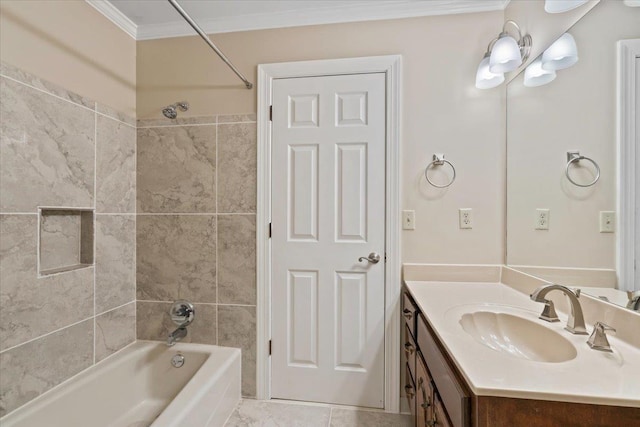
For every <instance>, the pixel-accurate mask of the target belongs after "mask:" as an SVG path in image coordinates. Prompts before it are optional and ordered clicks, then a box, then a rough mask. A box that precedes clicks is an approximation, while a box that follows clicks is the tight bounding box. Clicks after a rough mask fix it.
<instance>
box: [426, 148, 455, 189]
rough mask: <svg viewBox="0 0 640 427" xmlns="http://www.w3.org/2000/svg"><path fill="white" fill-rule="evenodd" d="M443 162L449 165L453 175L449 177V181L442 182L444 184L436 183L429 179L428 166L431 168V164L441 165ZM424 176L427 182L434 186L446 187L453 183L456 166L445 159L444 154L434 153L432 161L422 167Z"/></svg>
mask: <svg viewBox="0 0 640 427" xmlns="http://www.w3.org/2000/svg"><path fill="white" fill-rule="evenodd" d="M445 163H446V164H448V165H449V166H451V170H452V171H453V176H452V177H451V181H449V182H448V183H447V184H444V185H441V184H436V183H434V182H433V181H431V180H430V179H429V168H431V167H432V166H433V167H435V166H442V165H444V164H445ZM424 177H425V178H426V179H427V182H428V183H429V184H431V185H433V186H434V187H436V188H447V187H448V186H450V185H451V184H453V181H455V180H456V168H455V167H454V166H453V164H452V163H451V162H450V161H449V160H445V158H444V154H434V155H433V161H432V162H431V163H429V164H428V165H427V167H426V168H425V169H424Z"/></svg>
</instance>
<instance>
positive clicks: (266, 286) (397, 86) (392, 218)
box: [256, 55, 402, 413]
mask: <svg viewBox="0 0 640 427" xmlns="http://www.w3.org/2000/svg"><path fill="white" fill-rule="evenodd" d="M401 64H402V57H401V56H400V55H387V56H372V57H364V58H344V59H329V60H317V61H300V62H283V63H274V64H261V65H258V80H257V92H258V117H257V128H258V129H257V130H258V141H257V142H258V191H257V193H258V194H257V196H258V200H257V217H256V233H257V238H256V255H257V265H256V267H257V302H256V304H257V306H256V327H257V348H256V397H257V398H258V399H271V363H270V355H269V340H270V339H271V240H270V238H269V223H270V222H271V121H270V117H269V107H270V106H271V102H272V100H271V94H272V85H273V81H274V79H283V78H296V77H322V76H330V75H344V74H367V73H385V76H386V78H385V84H386V125H385V131H386V138H385V139H386V168H385V182H386V191H385V204H386V206H385V210H386V212H385V227H386V231H385V254H386V266H385V314H384V321H385V332H384V370H385V372H384V376H385V381H384V389H385V390H384V409H385V411H387V412H394V413H397V412H399V410H400V338H401V337H400V290H401V277H400V260H401V256H400V255H401V254H400V232H401V228H400V200H401V194H400V101H401V99H400V97H401Z"/></svg>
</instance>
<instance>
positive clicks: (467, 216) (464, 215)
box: [458, 208, 473, 229]
mask: <svg viewBox="0 0 640 427" xmlns="http://www.w3.org/2000/svg"><path fill="white" fill-rule="evenodd" d="M458 219H459V220H460V228H462V229H469V228H473V209H471V208H465V209H459V210H458Z"/></svg>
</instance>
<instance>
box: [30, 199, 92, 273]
mask: <svg viewBox="0 0 640 427" xmlns="http://www.w3.org/2000/svg"><path fill="white" fill-rule="evenodd" d="M39 213H40V215H39V220H40V221H39V227H40V244H39V245H38V273H39V274H40V275H41V276H44V275H48V274H54V273H61V272H64V271H71V270H77V269H79V268H84V267H88V266H90V265H93V210H89V209H62V208H40V209H39Z"/></svg>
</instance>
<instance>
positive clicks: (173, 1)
mask: <svg viewBox="0 0 640 427" xmlns="http://www.w3.org/2000/svg"><path fill="white" fill-rule="evenodd" d="M168 1H169V3H171V6H173V7H174V8H175V9H176V10H177V11H178V13H179V14H180V15H182V17H183V18H184V20H185V21H187V22H188V23H189V25H191V27H193V29H194V30H196V33H198V34H199V35H200V37H202V40H204V41H205V43H207V44H208V45H209V47H210V48H211V49H213V51H214V52H215V53H217V54H218V56H219V57H220V59H222V60H223V61H224V62H225V64H227V65H228V66H229V68H231V70H232V71H233V72H234V73H236V76H238V77H239V78H240V80H242V81H243V82H244V85H245V86H246V87H247V89H251V88H252V87H253V83H251V82H250V81H249V80H247V79H246V77H245V76H243V75H242V73H241V72H240V71H238V69H237V68H236V67H235V66H234V65H233V64H232V63H231V61H229V58H227V57H226V56H225V55H224V53H222V51H221V50H220V49H218V46H216V45H215V44H213V42H212V41H211V39H209V36H207V34H206V33H205V32H204V31H203V30H202V28H200V26H199V25H198V24H196V21H194V20H193V19H192V18H191V17H190V16H189V14H188V13H187V12H186V11H185V10H184V9H183V8H182V6H180V5H179V4H178V2H177V1H176V0H168Z"/></svg>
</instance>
